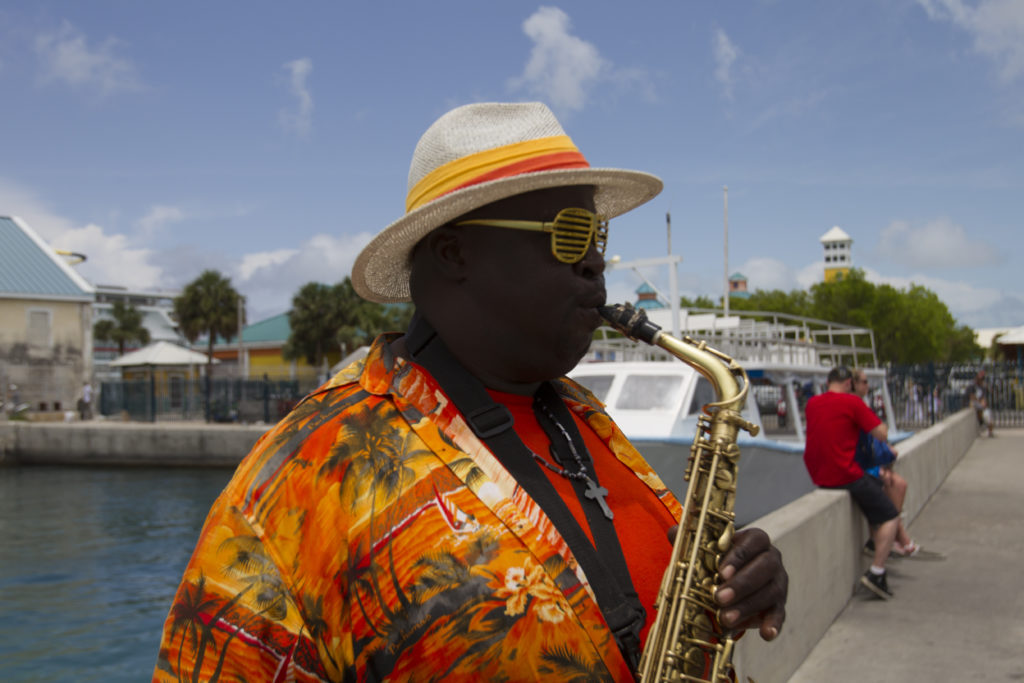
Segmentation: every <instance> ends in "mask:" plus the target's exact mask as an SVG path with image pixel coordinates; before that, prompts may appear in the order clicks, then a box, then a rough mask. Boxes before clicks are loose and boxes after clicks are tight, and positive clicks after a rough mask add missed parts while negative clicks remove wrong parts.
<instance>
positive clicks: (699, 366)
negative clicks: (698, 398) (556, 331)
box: [598, 304, 758, 435]
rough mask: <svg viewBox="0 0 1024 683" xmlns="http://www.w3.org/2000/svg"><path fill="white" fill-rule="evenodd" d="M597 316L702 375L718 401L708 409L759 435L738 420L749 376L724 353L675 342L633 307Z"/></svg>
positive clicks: (603, 311) (684, 341) (604, 309)
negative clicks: (666, 352) (657, 347)
mask: <svg viewBox="0 0 1024 683" xmlns="http://www.w3.org/2000/svg"><path fill="white" fill-rule="evenodd" d="M598 312H599V313H600V314H601V316H602V317H603V318H604V319H605V320H607V321H608V322H609V324H611V326H612V327H613V328H614V329H615V330H616V331H618V332H620V333H621V334H623V335H625V336H626V337H628V338H630V339H632V340H633V341H641V342H644V343H646V344H650V345H652V346H659V347H661V348H663V349H665V350H666V351H668V352H669V353H671V354H672V355H673V356H675V357H676V358H678V359H679V360H681V361H683V362H684V363H686V364H687V365H689V366H691V367H692V368H693V369H695V370H696V371H697V372H699V373H700V374H701V375H703V376H704V377H705V378H706V379H707V380H708V382H710V383H711V386H712V388H713V389H714V391H715V396H717V397H718V401H717V402H716V403H714V404H711V405H710V406H709V407H711V408H712V409H715V412H716V413H721V417H725V416H726V413H727V412H728V413H729V416H728V418H727V420H725V421H727V422H728V423H731V424H730V428H731V427H735V428H738V429H745V430H746V431H748V432H750V433H751V434H754V435H756V434H757V431H758V428H757V426H756V425H753V424H751V423H750V422H747V421H746V420H744V419H743V418H741V417H740V416H739V412H740V409H741V408H742V407H743V403H744V401H745V400H746V397H747V391H748V390H749V386H750V385H749V382H748V381H747V373H746V372H745V371H744V370H743V368H742V367H741V366H740V364H739V363H737V362H736V361H735V360H733V359H732V358H730V357H729V356H728V355H726V354H724V353H722V352H721V351H717V350H716V349H712V348H710V347H708V345H707V344H706V343H705V342H703V341H700V342H698V341H695V340H693V339H691V338H690V337H684V338H683V339H676V338H675V337H673V336H672V335H670V334H667V333H666V332H664V331H662V329H661V328H660V327H659V326H658V325H655V324H654V323H652V322H651V321H650V320H648V319H647V314H646V313H645V312H644V311H643V310H642V309H638V308H634V307H633V306H632V305H630V304H615V305H613V306H602V307H601V308H599V309H598ZM741 380H742V384H741Z"/></svg>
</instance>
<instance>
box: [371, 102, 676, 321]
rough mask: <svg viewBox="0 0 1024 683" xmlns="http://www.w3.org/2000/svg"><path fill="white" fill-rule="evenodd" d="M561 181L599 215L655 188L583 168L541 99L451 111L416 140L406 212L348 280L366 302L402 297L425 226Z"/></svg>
mask: <svg viewBox="0 0 1024 683" xmlns="http://www.w3.org/2000/svg"><path fill="white" fill-rule="evenodd" d="M568 185H593V186H594V188H595V193H594V204H595V208H596V210H597V213H599V214H601V215H603V216H605V217H606V218H613V217H615V216H618V215H620V214H623V213H625V212H626V211H629V210H630V209H633V208H636V207H637V206H640V205H641V204H643V203H644V202H646V201H649V200H650V199H653V198H654V196H655V195H657V194H658V193H659V192H661V188H662V183H661V180H660V179H658V178H657V177H655V176H653V175H650V174H649V173H641V172H640V171H626V170H621V169H614V168H590V164H588V163H587V160H586V159H585V158H584V157H583V155H582V154H581V153H580V151H579V150H578V149H577V148H576V146H575V145H574V144H573V142H572V140H570V139H569V137H568V136H567V135H566V134H565V131H564V130H562V126H561V125H560V124H559V123H558V120H557V119H556V118H555V115H554V114H552V113H551V110H550V109H548V107H547V106H546V105H544V104H542V103H540V102H522V103H495V102H485V103H479V104H469V105H466V106H463V107H458V108H457V109H453V110H452V111H450V112H448V113H447V114H445V115H444V116H442V117H441V118H439V119H438V120H437V121H436V122H434V124H433V125H432V126H431V127H430V128H428V129H427V132H426V133H424V134H423V137H421V138H420V141H419V143H418V144H417V145H416V150H415V151H414V152H413V156H412V164H411V165H410V167H409V191H408V194H407V195H406V200H405V211H406V213H405V216H403V217H402V218H399V219H398V220H397V221H395V222H394V223H392V224H391V225H389V226H388V227H386V228H384V230H382V231H381V232H380V233H379V234H378V235H377V236H376V237H374V238H373V240H372V241H371V242H370V243H369V244H368V245H367V246H366V248H365V249H363V251H362V253H360V254H359V257H358V258H356V262H355V265H354V266H353V267H352V285H353V286H354V287H355V290H356V292H358V293H359V295H360V296H362V297H363V298H365V299H369V300H370V301H376V302H379V303H391V302H399V301H409V300H410V298H409V256H410V253H411V251H412V248H413V247H414V246H415V245H416V243H417V242H419V241H420V240H421V239H422V238H423V237H424V236H425V235H426V234H427V233H429V232H430V231H431V230H434V229H435V228H439V227H441V226H442V225H445V224H446V223H449V222H450V221H452V220H454V219H455V218H458V217H459V216H461V215H463V214H465V213H468V212H470V211H472V210H473V209H477V208H479V207H481V206H484V205H485V204H490V203H491V202H496V201H498V200H499V199H505V198H507V197H511V196H514V195H517V194H523V193H525V192H531V191H533V190H540V189H545V188H549V187H564V186H568Z"/></svg>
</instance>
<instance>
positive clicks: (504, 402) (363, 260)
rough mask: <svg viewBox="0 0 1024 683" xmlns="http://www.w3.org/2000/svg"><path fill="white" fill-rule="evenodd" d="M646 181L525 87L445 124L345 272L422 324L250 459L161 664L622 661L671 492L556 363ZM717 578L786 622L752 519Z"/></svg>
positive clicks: (434, 129)
mask: <svg viewBox="0 0 1024 683" xmlns="http://www.w3.org/2000/svg"><path fill="white" fill-rule="evenodd" d="M660 189H661V181H660V180H658V179H657V178H655V177H653V176H650V175H647V174H644V173H639V172H635V171H623V170H617V169H598V168H590V166H589V164H588V163H587V161H586V159H585V158H584V157H583V156H582V154H581V153H580V152H579V150H578V149H577V148H576V147H575V145H574V144H573V143H572V141H571V140H570V139H569V138H568V137H567V136H566V135H565V133H564V131H563V130H562V128H561V126H560V124H559V123H558V121H557V120H556V119H555V117H554V116H553V115H552V113H551V112H550V111H549V110H548V108H547V107H545V106H544V105H542V104H539V103H517V104H488V103H485V104H475V105H469V106H465V107H460V108H457V109H455V110H453V111H451V112H448V113H447V114H445V115H444V116H442V117H441V118H440V119H439V120H438V121H437V122H435V123H434V124H433V125H432V126H431V127H430V129H429V130H428V131H427V132H426V133H425V134H424V136H423V137H422V138H421V140H420V142H419V144H418V145H417V147H416V151H415V153H414V155H413V161H412V166H411V168H410V173H409V190H408V194H407V199H406V214H405V215H404V216H403V217H402V218H400V219H399V220H397V221H396V222H394V223H392V224H391V225H390V226H388V227H387V228H385V229H384V230H383V231H382V232H381V233H380V234H378V235H377V237H376V238H375V239H374V240H373V241H371V242H370V244H369V245H368V246H367V247H366V248H365V250H364V251H363V252H362V254H361V255H360V257H359V258H358V259H357V261H356V264H355V266H354V268H353V273H352V280H353V284H354V285H355V287H356V290H357V291H358V292H359V293H360V294H361V295H362V296H364V297H365V298H367V299H370V300H372V301H377V302H395V301H406V300H409V299H410V298H411V300H412V301H413V302H414V303H415V305H416V311H417V313H416V316H415V318H414V320H413V323H412V325H411V326H410V328H409V330H408V331H406V333H405V334H404V335H400V334H393V335H385V336H383V337H381V338H379V339H377V340H376V342H375V343H374V345H373V347H372V348H371V350H370V352H369V354H368V356H367V357H366V359H365V360H363V361H360V362H358V363H356V364H354V365H353V366H350V367H349V368H347V369H345V370H343V371H342V372H341V373H339V374H338V375H337V376H335V377H334V378H332V379H331V380H330V381H329V382H327V384H325V385H324V386H323V387H321V388H320V389H318V390H317V391H316V392H314V393H313V394H311V395H310V396H309V397H307V398H306V399H305V400H304V401H303V402H302V403H301V404H300V405H299V406H298V407H297V408H296V409H295V411H293V413H292V414H290V415H289V416H288V417H286V418H285V419H284V420H283V421H282V422H281V423H280V424H279V425H277V426H276V427H275V428H274V429H273V430H271V431H270V432H269V433H268V434H267V435H266V436H264V437H263V438H262V439H261V441H260V442H259V443H258V444H257V446H256V447H255V448H254V450H253V452H252V453H250V455H249V456H248V457H247V458H246V460H245V461H244V462H243V464H242V465H241V466H240V467H239V469H238V471H237V473H236V474H235V477H234V478H233V480H232V482H231V483H230V484H229V485H228V487H227V488H226V489H225V491H224V493H223V494H222V495H221V497H220V498H219V499H218V500H217V502H216V503H215V504H214V506H213V509H212V510H211V512H210V516H209V518H208V520H207V523H206V526H205V528H204V530H203V532H202V534H201V536H200V539H199V543H198V546H197V548H196V551H195V553H194V555H193V557H192V560H191V562H190V564H189V566H188V568H187V569H186V571H185V576H184V578H183V580H182V583H181V586H180V588H179V591H178V594H177V596H176V598H175V602H174V605H173V606H172V608H171V612H170V614H169V616H168V619H167V623H166V626H165V630H164V640H163V643H162V646H161V651H160V656H159V660H158V662H157V667H156V672H155V675H154V676H155V678H156V679H158V680H165V681H171V680H180V679H181V678H183V677H185V676H192V677H193V680H209V679H212V678H217V677H219V678H220V679H222V680H229V679H230V680H234V678H236V677H239V678H241V677H244V678H245V679H246V680H294V681H326V680H331V681H340V680H345V681H348V680H352V681H364V680H372V681H386V680H391V681H398V680H417V681H442V680H443V681H478V680H489V679H491V680H509V681H530V680H544V681H558V680H566V681H568V680H587V681H629V680H632V679H633V677H634V675H635V667H636V662H637V660H638V657H639V653H640V651H641V649H642V647H643V644H644V641H645V639H646V637H647V631H648V629H649V627H650V624H651V623H652V622H653V620H654V615H653V608H652V606H653V604H654V602H655V597H656V594H657V591H658V587H659V584H660V582H661V578H662V575H663V573H664V571H665V568H666V566H667V564H668V561H669V557H670V554H671V552H672V545H671V543H670V540H669V531H670V529H672V528H673V527H674V525H675V524H676V522H677V519H678V517H679V515H680V512H681V506H680V504H679V502H678V501H676V499H675V498H674V497H673V496H672V494H671V493H670V492H669V490H668V488H667V487H666V486H665V484H664V483H663V482H662V481H661V480H660V479H659V478H658V476H657V475H656V474H655V473H654V472H653V470H652V469H651V468H650V466H649V465H648V464H647V463H646V462H645V461H644V460H643V458H642V457H641V456H640V455H639V453H637V451H636V450H635V449H634V448H633V447H632V446H631V445H630V444H629V442H628V441H627V440H626V439H625V437H624V436H623V434H622V433H621V432H620V431H619V429H618V428H617V427H616V425H615V424H614V423H613V422H612V421H611V420H610V419H609V417H608V415H607V414H606V413H605V412H604V408H603V406H602V405H601V404H600V403H599V402H598V401H597V400H596V399H595V398H594V397H593V396H592V395H591V394H590V393H589V392H587V391H586V390H585V389H583V388H582V387H580V386H579V385H577V384H575V383H573V382H571V381H570V380H568V379H566V378H565V377H564V375H565V373H566V372H568V371H569V370H571V369H572V368H573V367H574V366H575V365H576V363H577V362H578V361H579V360H580V359H581V358H582V356H583V355H584V353H585V352H586V351H587V348H588V346H589V344H590V340H591V336H592V334H593V332H594V330H595V329H596V328H597V327H598V325H599V324H600V323H601V318H600V316H599V314H598V311H597V309H598V307H601V306H603V305H604V304H605V288H604V275H603V271H604V258H603V254H604V247H605V241H606V239H607V237H608V223H607V221H608V219H610V218H612V217H614V216H617V215H619V214H621V213H624V212H625V211H628V210H630V209H632V208H634V207H636V206H638V205H640V204H642V203H643V202H646V201H648V200H650V199H651V198H653V197H654V196H655V195H656V194H657V193H658V192H659V191H660ZM719 574H720V576H721V580H722V583H721V585H720V587H719V588H718V589H717V591H716V594H715V596H716V600H717V603H718V606H719V607H720V608H721V609H720V611H719V612H718V615H716V618H717V619H718V620H719V621H720V622H721V623H722V624H723V625H724V626H725V627H726V628H729V629H736V630H742V629H745V628H754V629H758V630H759V632H760V634H761V636H762V637H763V638H765V639H766V640H771V639H773V638H775V637H776V636H777V635H778V633H779V631H780V630H781V628H782V625H783V621H784V619H785V600H786V592H787V582H788V579H787V576H786V572H785V570H784V568H783V566H782V561H781V556H780V554H779V552H778V550H777V549H776V548H775V547H774V546H772V545H771V543H770V541H769V539H768V537H767V535H766V534H765V533H764V532H763V531H760V530H756V529H746V530H743V531H740V532H738V533H737V534H736V535H735V537H734V540H733V543H732V545H731V547H729V548H728V549H727V551H726V552H724V554H723V556H722V559H721V562H720V564H719ZM196 615H199V616H196ZM193 672H196V673H193Z"/></svg>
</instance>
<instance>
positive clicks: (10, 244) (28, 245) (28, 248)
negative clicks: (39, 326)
mask: <svg viewBox="0 0 1024 683" xmlns="http://www.w3.org/2000/svg"><path fill="white" fill-rule="evenodd" d="M0 296H24V297H43V298H51V297H53V298H73V299H92V297H93V292H92V289H91V288H90V287H89V285H88V283H86V282H85V280H83V279H82V278H80V277H78V276H77V275H76V274H75V273H74V272H73V271H71V267H70V266H67V265H65V264H63V263H61V262H60V261H59V257H58V256H57V255H56V254H55V253H54V251H53V249H52V248H51V247H49V246H48V245H47V244H46V243H45V242H43V240H42V239H41V238H40V237H39V236H38V235H36V234H35V232H34V231H32V230H31V228H28V226H26V225H25V224H24V223H21V222H20V221H15V220H14V219H12V218H9V217H7V216H0Z"/></svg>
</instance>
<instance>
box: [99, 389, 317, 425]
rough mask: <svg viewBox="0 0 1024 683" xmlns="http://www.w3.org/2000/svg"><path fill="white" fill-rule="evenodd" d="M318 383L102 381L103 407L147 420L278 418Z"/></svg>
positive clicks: (108, 413) (103, 412)
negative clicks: (207, 383) (207, 384)
mask: <svg viewBox="0 0 1024 683" xmlns="http://www.w3.org/2000/svg"><path fill="white" fill-rule="evenodd" d="M315 388H316V384H315V382H300V381H299V380H271V379H248V380H242V379H223V378H214V379H212V380H211V381H210V387H209V401H207V387H206V380H205V379H202V378H201V379H196V380H182V379H174V380H171V381H168V380H164V381H161V379H160V378H157V379H142V380H122V381H113V382H103V383H102V385H101V388H100V397H99V399H100V400H99V409H100V410H99V412H100V414H101V415H104V416H106V417H112V418H118V417H120V418H122V419H129V420H140V421H147V422H156V421H163V420H167V421H171V420H178V421H181V420H208V421H210V422H265V423H267V424H272V423H274V422H277V421H278V420H280V419H281V418H282V417H284V416H285V415H287V414H288V412H289V411H290V410H291V409H292V408H293V407H295V404H296V403H298V402H299V401H300V400H301V399H302V397H303V396H305V395H306V394H308V393H309V392H310V391H312V390H313V389H315Z"/></svg>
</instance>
